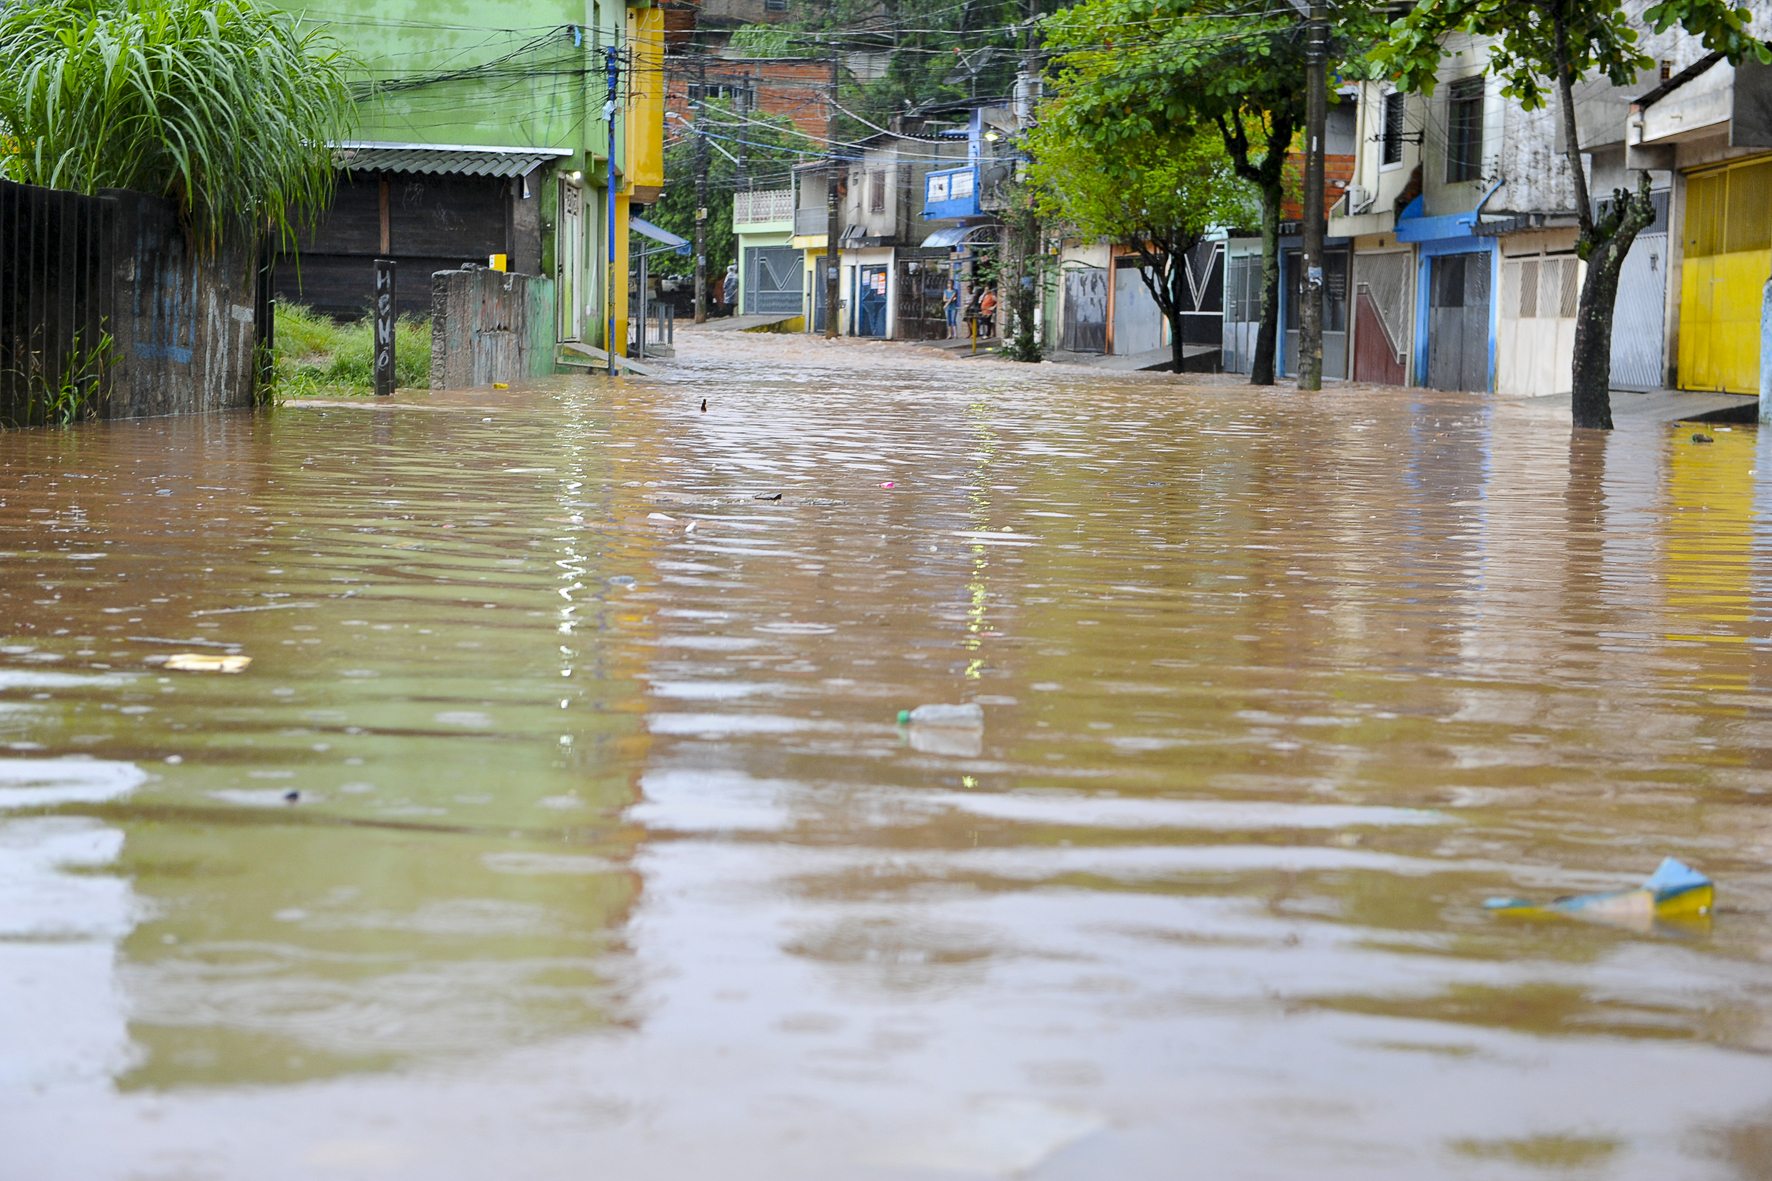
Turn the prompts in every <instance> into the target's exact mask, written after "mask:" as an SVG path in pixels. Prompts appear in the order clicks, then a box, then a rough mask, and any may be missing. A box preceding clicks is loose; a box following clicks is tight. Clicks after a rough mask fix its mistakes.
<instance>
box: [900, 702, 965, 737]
mask: <svg viewBox="0 0 1772 1181" xmlns="http://www.w3.org/2000/svg"><path fill="white" fill-rule="evenodd" d="M898 724H899V725H901V726H906V725H909V726H940V727H943V728H945V729H949V730H977V729H980V728H981V727H983V726H984V707H983V706H982V705H978V704H976V703H969V704H966V705H919V706H918V707H917V708H916V709H901V710H899V711H898Z"/></svg>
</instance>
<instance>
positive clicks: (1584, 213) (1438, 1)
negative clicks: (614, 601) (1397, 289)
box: [1373, 0, 1772, 430]
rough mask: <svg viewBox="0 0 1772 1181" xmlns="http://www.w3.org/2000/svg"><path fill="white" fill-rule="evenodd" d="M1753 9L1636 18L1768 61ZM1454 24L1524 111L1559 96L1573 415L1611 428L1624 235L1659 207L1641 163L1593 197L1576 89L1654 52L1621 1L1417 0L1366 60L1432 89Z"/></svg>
mask: <svg viewBox="0 0 1772 1181" xmlns="http://www.w3.org/2000/svg"><path fill="white" fill-rule="evenodd" d="M1750 17H1751V13H1750V12H1749V10H1748V9H1746V8H1731V7H1730V6H1729V4H1728V3H1727V2H1726V0H1660V2H1659V3H1654V4H1651V5H1650V6H1649V7H1648V8H1647V9H1645V10H1644V12H1643V18H1642V19H1643V20H1644V22H1646V23H1647V24H1648V25H1649V27H1651V28H1653V29H1654V30H1655V31H1656V32H1658V33H1660V32H1665V31H1666V30H1667V29H1670V28H1672V27H1674V26H1675V25H1678V26H1680V27H1682V28H1684V29H1685V30H1686V31H1687V32H1689V33H1691V34H1692V35H1694V36H1695V37H1697V38H1698V39H1699V40H1700V41H1702V42H1703V43H1704V45H1705V47H1706V48H1708V49H1710V50H1713V51H1717V52H1720V53H1722V54H1723V55H1724V57H1726V58H1727V59H1728V60H1730V61H1732V62H1735V61H1740V60H1741V59H1742V58H1744V57H1747V56H1748V55H1749V54H1752V55H1754V56H1756V57H1758V58H1759V59H1760V60H1761V61H1766V62H1772V48H1768V47H1767V45H1766V44H1765V43H1764V42H1761V41H1759V40H1758V39H1756V38H1755V37H1753V36H1752V34H1751V33H1749V31H1748V28H1747V22H1748V20H1749V19H1750ZM1455 32H1464V33H1471V34H1474V35H1476V36H1479V37H1488V38H1492V39H1493V42H1492V45H1491V47H1490V50H1489V54H1490V57H1489V71H1490V72H1491V73H1493V74H1494V75H1495V76H1497V77H1498V78H1500V79H1502V82H1503V85H1502V93H1503V94H1506V95H1508V96H1510V97H1512V98H1514V99H1516V100H1517V101H1518V102H1519V103H1520V105H1521V106H1522V107H1524V108H1525V109H1526V110H1529V111H1530V110H1536V109H1538V108H1540V107H1543V106H1545V105H1546V103H1547V102H1548V101H1549V99H1550V96H1551V95H1553V94H1554V95H1555V96H1556V99H1557V102H1558V104H1559V105H1560V107H1561V111H1560V115H1561V118H1562V131H1563V145H1564V146H1563V157H1564V163H1565V165H1566V166H1567V168H1568V169H1569V174H1570V177H1571V179H1572V180H1573V181H1574V185H1575V213H1576V219H1577V222H1578V224H1579V226H1580V230H1579V233H1578V235H1577V237H1576V247H1575V250H1576V254H1577V255H1579V256H1580V258H1581V259H1582V260H1583V261H1585V262H1586V263H1587V276H1586V278H1584V279H1583V280H1582V284H1581V298H1580V302H1579V303H1578V304H1577V307H1576V320H1575V364H1574V372H1573V374H1572V383H1573V384H1572V387H1571V389H1572V392H1573V397H1572V409H1573V416H1574V422H1575V425H1576V426H1577V427H1590V428H1596V429H1599V430H1610V429H1612V309H1613V304H1614V302H1615V300H1616V299H1617V296H1618V276H1619V272H1620V271H1621V269H1622V268H1623V266H1624V259H1625V255H1626V254H1628V253H1629V252H1630V248H1631V243H1632V242H1634V241H1635V240H1636V237H1637V234H1638V233H1639V232H1640V231H1641V230H1643V229H1644V227H1646V226H1648V225H1649V223H1650V222H1652V221H1654V220H1655V207H1654V205H1653V203H1652V202H1651V200H1650V197H1649V175H1648V173H1643V174H1642V176H1641V178H1640V179H1639V181H1638V184H1637V187H1636V188H1635V189H1634V190H1631V189H1618V190H1615V191H1614V193H1613V195H1612V200H1611V201H1610V202H1609V203H1606V204H1601V203H1599V202H1596V201H1595V200H1594V197H1593V194H1591V193H1590V192H1589V191H1588V185H1587V175H1586V173H1585V172H1584V170H1583V169H1582V165H1581V140H1580V137H1579V136H1578V135H1577V134H1576V131H1577V129H1576V125H1575V102H1574V91H1575V86H1576V84H1577V83H1578V82H1581V81H1584V80H1586V79H1588V78H1590V77H1592V76H1595V75H1598V76H1599V77H1602V78H1604V79H1605V80H1606V81H1608V82H1610V83H1611V84H1612V85H1614V86H1629V85H1632V84H1634V83H1635V82H1636V81H1637V78H1638V76H1639V75H1640V74H1641V73H1642V71H1644V70H1646V69H1649V68H1651V67H1653V66H1654V64H1655V62H1654V59H1653V58H1651V57H1650V56H1649V55H1648V54H1647V53H1645V52H1644V51H1643V49H1642V47H1641V46H1640V45H1639V44H1638V37H1637V30H1636V28H1635V27H1634V26H1633V25H1632V24H1631V20H1630V16H1629V13H1628V12H1627V11H1626V6H1625V2H1624V0H1423V2H1422V3H1420V4H1417V5H1416V6H1415V8H1414V9H1413V10H1412V11H1410V13H1409V14H1408V15H1407V16H1406V17H1404V18H1403V19H1402V20H1400V21H1398V22H1397V23H1396V24H1395V25H1394V26H1393V27H1392V30H1391V34H1390V36H1389V38H1388V39H1386V40H1385V41H1384V42H1383V43H1382V44H1380V45H1379V46H1378V47H1377V49H1376V50H1375V51H1374V53H1373V59H1374V61H1375V62H1376V63H1377V65H1378V66H1379V68H1380V69H1382V70H1384V71H1386V72H1388V73H1390V74H1392V75H1394V76H1395V77H1396V78H1397V80H1398V83H1399V84H1400V85H1402V86H1403V87H1405V88H1407V89H1411V90H1418V91H1420V92H1422V93H1424V94H1430V93H1432V92H1433V87H1434V76H1435V74H1436V73H1437V72H1438V70H1439V66H1440V58H1441V55H1442V49H1441V43H1442V41H1443V40H1444V39H1445V38H1446V36H1448V35H1449V34H1451V33H1455Z"/></svg>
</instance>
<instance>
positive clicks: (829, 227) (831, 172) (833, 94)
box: [824, 0, 842, 340]
mask: <svg viewBox="0 0 1772 1181" xmlns="http://www.w3.org/2000/svg"><path fill="white" fill-rule="evenodd" d="M830 11H831V14H832V15H833V16H834V15H835V13H836V3H835V0H832V4H831V7H830ZM835 31H836V25H835V23H834V22H833V23H832V24H831V25H830V26H829V29H828V31H827V34H826V35H827V36H829V38H830V57H831V81H830V103H831V107H830V117H829V118H827V119H826V120H825V125H824V126H825V132H824V134H825V139H826V141H828V145H829V148H830V154H829V157H828V159H827V161H826V167H825V185H826V188H827V191H826V193H825V212H824V267H825V272H824V334H825V338H826V339H827V340H834V339H835V338H836V336H837V303H838V300H839V294H840V292H839V288H840V286H841V284H840V283H839V282H838V271H839V268H840V267H841V266H842V252H841V251H840V250H838V249H837V237H838V231H839V226H838V222H839V221H840V220H841V218H840V217H839V216H838V215H839V214H840V213H841V210H840V209H839V208H838V205H837V175H838V172H839V170H840V169H841V167H842V161H841V159H840V158H839V156H838V155H837V79H838V75H839V71H840V70H841V69H842V59H840V58H839V57H838V56H837V38H836V36H835Z"/></svg>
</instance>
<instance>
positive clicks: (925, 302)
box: [892, 250, 948, 340]
mask: <svg viewBox="0 0 1772 1181" xmlns="http://www.w3.org/2000/svg"><path fill="white" fill-rule="evenodd" d="M947 257H948V256H947V251H945V250H944V251H942V252H941V253H940V254H939V255H930V256H928V257H921V258H901V259H899V260H898V261H897V263H896V266H897V269H898V317H897V320H896V321H895V322H894V324H893V327H892V335H893V337H894V338H895V339H897V340H941V339H942V338H944V337H945V336H947V334H948V322H947V316H946V314H945V313H944V312H943V311H942V306H941V293H942V292H943V291H945V290H946V289H947V283H948V263H947Z"/></svg>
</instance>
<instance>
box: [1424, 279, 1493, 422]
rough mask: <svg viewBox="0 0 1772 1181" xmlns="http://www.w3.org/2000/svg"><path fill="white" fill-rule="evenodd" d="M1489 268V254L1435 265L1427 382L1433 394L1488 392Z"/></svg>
mask: <svg viewBox="0 0 1772 1181" xmlns="http://www.w3.org/2000/svg"><path fill="white" fill-rule="evenodd" d="M1489 267H1490V256H1489V254H1488V253H1487V252H1486V251H1485V252H1481V253H1469V254H1444V255H1441V256H1440V257H1438V258H1436V259H1434V260H1433V270H1432V275H1433V279H1432V282H1431V284H1430V285H1429V288H1428V309H1427V382H1426V384H1427V385H1428V386H1430V387H1432V388H1433V389H1436V390H1483V391H1487V390H1488V389H1489Z"/></svg>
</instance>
